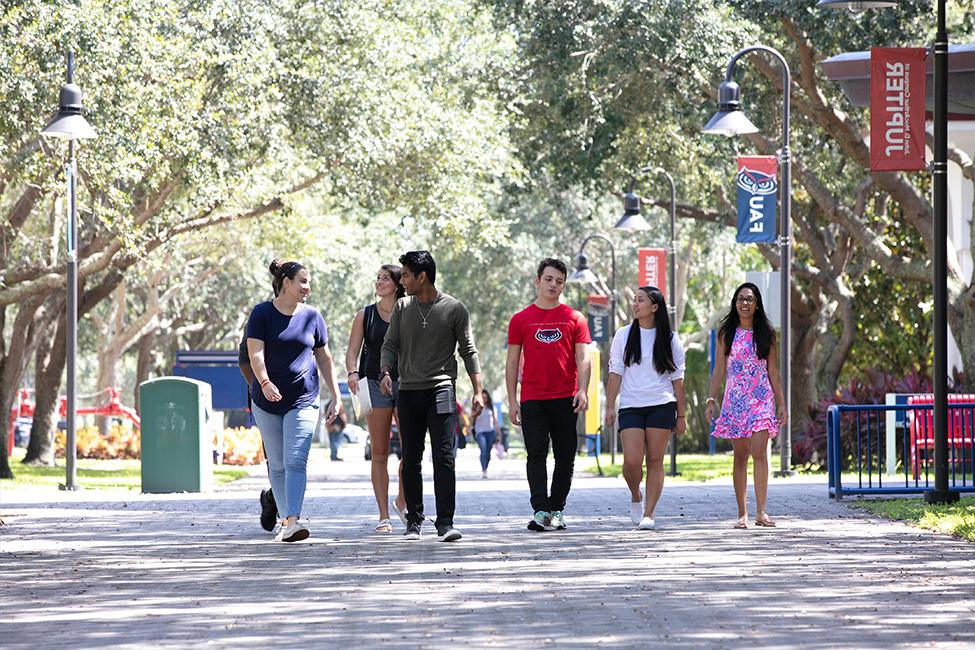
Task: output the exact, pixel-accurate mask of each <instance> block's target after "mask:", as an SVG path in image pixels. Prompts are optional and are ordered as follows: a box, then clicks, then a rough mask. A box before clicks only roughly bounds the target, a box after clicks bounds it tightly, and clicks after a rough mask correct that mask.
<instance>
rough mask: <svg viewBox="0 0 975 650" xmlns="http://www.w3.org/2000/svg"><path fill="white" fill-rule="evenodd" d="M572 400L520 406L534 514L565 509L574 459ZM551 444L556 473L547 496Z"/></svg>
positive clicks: (543, 401)
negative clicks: (549, 446) (550, 444)
mask: <svg viewBox="0 0 975 650" xmlns="http://www.w3.org/2000/svg"><path fill="white" fill-rule="evenodd" d="M578 417H579V416H578V414H577V413H573V412H572V398H571V397H560V398H558V399H540V400H528V401H527V402H522V403H521V432H522V434H523V435H524V436H525V450H526V451H527V452H528V463H527V472H528V489H529V490H530V491H531V502H532V509H533V510H534V511H535V512H538V511H539V510H541V511H543V512H554V511H556V510H564V509H565V500H566V499H567V498H568V496H569V488H571V487H572V470H573V467H574V466H575V459H576V444H577V440H576V421H577V420H578ZM550 439H551V441H552V452H553V454H554V456H555V469H554V470H553V471H552V492H551V496H549V492H548V468H547V467H546V466H545V463H546V461H547V459H548V442H549V440H550Z"/></svg>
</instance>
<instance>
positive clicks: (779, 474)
mask: <svg viewBox="0 0 975 650" xmlns="http://www.w3.org/2000/svg"><path fill="white" fill-rule="evenodd" d="M795 475H796V470H794V469H777V470H775V472H773V473H772V476H774V477H775V478H788V477H790V476H795Z"/></svg>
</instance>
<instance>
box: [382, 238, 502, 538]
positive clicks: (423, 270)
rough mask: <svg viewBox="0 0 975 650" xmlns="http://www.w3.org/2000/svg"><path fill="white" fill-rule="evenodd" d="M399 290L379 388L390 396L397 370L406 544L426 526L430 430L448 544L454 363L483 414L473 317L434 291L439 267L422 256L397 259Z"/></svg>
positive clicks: (452, 531)
mask: <svg viewBox="0 0 975 650" xmlns="http://www.w3.org/2000/svg"><path fill="white" fill-rule="evenodd" d="M399 261H400V264H401V265H402V266H403V272H402V275H401V276H400V283H401V284H402V285H403V288H404V289H406V297H405V298H400V299H399V300H398V301H396V306H395V307H394V308H393V314H392V316H391V318H390V321H389V329H388V330H387V331H386V338H385V339H384V340H383V350H382V358H381V361H380V363H381V369H380V373H381V375H382V380H381V382H380V388H381V389H382V390H383V392H385V393H387V394H388V393H390V392H391V391H392V384H393V382H392V378H391V377H390V375H389V369H390V368H391V367H392V366H393V364H394V363H395V362H398V364H399V366H398V367H399V404H398V408H399V417H398V419H399V430H400V439H401V441H402V443H403V492H404V494H405V496H406V508H407V514H406V520H407V527H406V534H405V537H406V539H420V524H421V523H422V522H423V476H422V472H421V461H422V459H423V447H424V439H425V437H426V432H427V430H429V431H430V448H431V451H432V452H433V487H434V492H435V493H436V499H437V519H436V522H435V523H436V527H437V536H438V538H439V539H440V540H441V541H444V542H453V541H456V540H458V539H460V538H461V534H460V531H458V530H457V529H456V528H454V503H455V493H456V477H455V474H454V430H455V427H456V426H457V423H456V418H457V406H456V402H457V398H456V381H457V360H456V358H455V356H454V354H455V351H456V352H457V353H458V354H460V357H461V358H462V359H463V360H464V366H465V367H466V369H467V374H468V375H469V376H470V378H471V384H472V385H473V387H474V399H473V404H472V405H471V413H472V416H473V417H477V416H478V415H479V414H480V412H481V410H482V409H483V408H484V400H483V398H482V396H481V370H480V366H479V365H478V359H477V349H476V348H475V347H474V335H473V334H472V332H471V322H470V314H469V313H468V312H467V307H465V306H464V303H462V302H460V301H459V300H457V299H455V298H453V297H451V296H448V295H447V294H445V293H442V292H440V291H437V287H436V286H435V284H434V283H435V282H436V278H437V264H436V262H435V261H434V259H433V257H432V256H431V255H430V253H429V252H427V251H409V252H408V253H406V254H404V255H403V256H402V257H400V258H399Z"/></svg>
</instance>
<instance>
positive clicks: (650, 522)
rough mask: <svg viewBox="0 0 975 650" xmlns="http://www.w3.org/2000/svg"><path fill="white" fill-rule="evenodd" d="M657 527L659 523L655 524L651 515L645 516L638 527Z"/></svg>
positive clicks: (643, 528) (645, 528)
mask: <svg viewBox="0 0 975 650" xmlns="http://www.w3.org/2000/svg"><path fill="white" fill-rule="evenodd" d="M656 527H657V524H655V523H654V521H653V519H651V518H650V517H644V518H643V519H641V520H640V523H639V524H637V528H639V529H640V530H653V529H654V528H656Z"/></svg>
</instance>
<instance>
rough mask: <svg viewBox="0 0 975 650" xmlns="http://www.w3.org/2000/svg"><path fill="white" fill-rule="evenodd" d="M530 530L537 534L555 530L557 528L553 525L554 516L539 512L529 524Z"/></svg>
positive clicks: (542, 511)
mask: <svg viewBox="0 0 975 650" xmlns="http://www.w3.org/2000/svg"><path fill="white" fill-rule="evenodd" d="M528 530H534V531H535V532H536V533H541V532H545V531H547V530H555V526H553V525H552V515H551V514H549V513H547V512H545V511H544V510H539V511H538V512H536V513H535V516H534V517H532V520H531V521H529V522H528Z"/></svg>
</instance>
